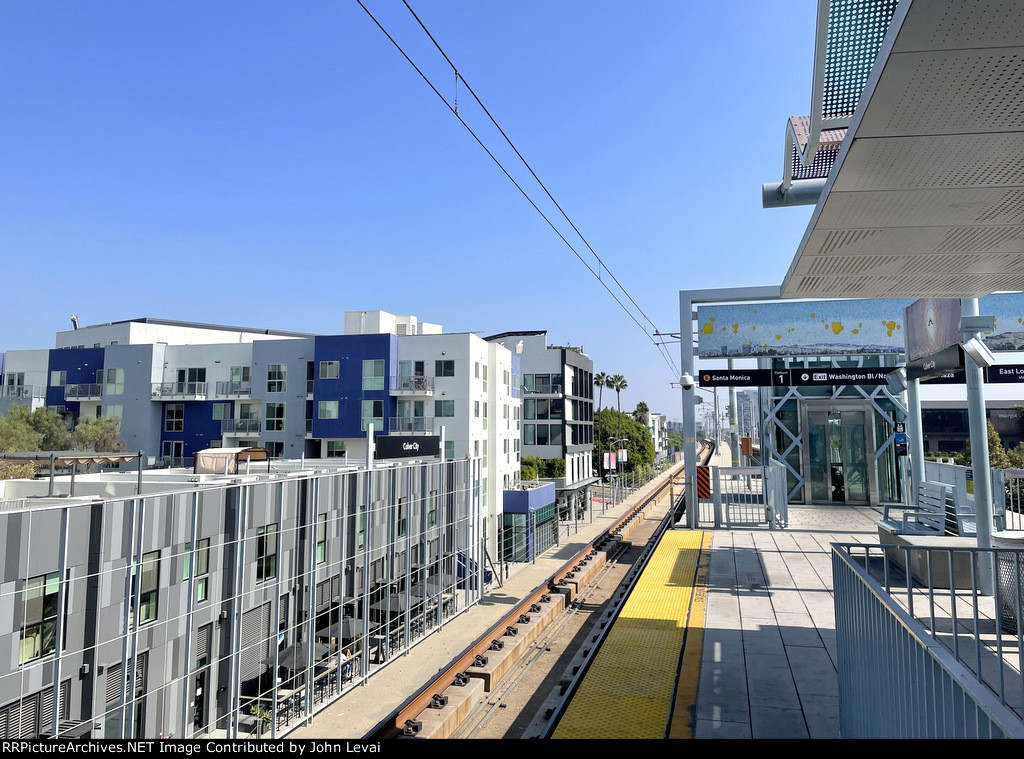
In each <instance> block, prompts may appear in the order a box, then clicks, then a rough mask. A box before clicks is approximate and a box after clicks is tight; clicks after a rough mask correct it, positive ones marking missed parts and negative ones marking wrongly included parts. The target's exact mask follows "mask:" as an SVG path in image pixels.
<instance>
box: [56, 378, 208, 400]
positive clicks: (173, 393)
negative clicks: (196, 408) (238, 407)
mask: <svg viewBox="0 0 1024 759" xmlns="http://www.w3.org/2000/svg"><path fill="white" fill-rule="evenodd" d="M65 397H67V396H65ZM152 397H153V398H192V399H199V400H203V399H205V398H206V383H205V382H157V383H155V384H154V385H153V395H152Z"/></svg>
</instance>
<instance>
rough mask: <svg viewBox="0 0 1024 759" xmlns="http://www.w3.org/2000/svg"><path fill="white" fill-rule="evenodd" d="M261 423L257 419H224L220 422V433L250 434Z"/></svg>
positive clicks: (257, 428)
mask: <svg viewBox="0 0 1024 759" xmlns="http://www.w3.org/2000/svg"><path fill="white" fill-rule="evenodd" d="M262 425H263V422H262V421H261V420H259V419H224V420H223V421H221V423H220V434H221V435H251V434H252V433H254V432H256V433H258V432H259V431H260V429H261V427H262Z"/></svg>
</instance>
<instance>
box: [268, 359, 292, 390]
mask: <svg viewBox="0 0 1024 759" xmlns="http://www.w3.org/2000/svg"><path fill="white" fill-rule="evenodd" d="M287 380H288V367H287V366H286V365H285V364H269V365H268V366H267V392H268V393H283V392H284V390H285V387H287V384H288V383H287Z"/></svg>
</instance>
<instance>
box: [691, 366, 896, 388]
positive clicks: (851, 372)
mask: <svg viewBox="0 0 1024 759" xmlns="http://www.w3.org/2000/svg"><path fill="white" fill-rule="evenodd" d="M892 371H893V368H892V367H872V368H862V367H856V366H855V367H849V368H845V369H837V368H834V367H819V368H809V369H804V368H800V369H750V370H748V371H743V370H740V369H729V370H714V369H705V370H702V371H701V372H700V385H701V387H743V386H753V387H793V386H806V385H884V384H885V383H886V382H887V380H888V377H889V374H890V373H892Z"/></svg>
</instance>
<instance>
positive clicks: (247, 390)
mask: <svg viewBox="0 0 1024 759" xmlns="http://www.w3.org/2000/svg"><path fill="white" fill-rule="evenodd" d="M216 388H217V395H252V383H251V382H218V383H217V385H216Z"/></svg>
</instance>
